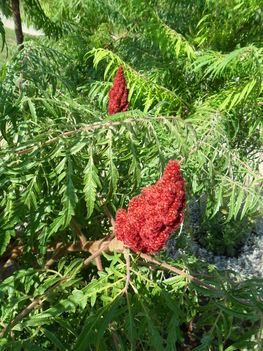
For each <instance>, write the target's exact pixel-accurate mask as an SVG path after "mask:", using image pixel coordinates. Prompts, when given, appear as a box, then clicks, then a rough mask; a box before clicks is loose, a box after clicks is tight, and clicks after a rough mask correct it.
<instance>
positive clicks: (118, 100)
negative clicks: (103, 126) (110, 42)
mask: <svg viewBox="0 0 263 351" xmlns="http://www.w3.org/2000/svg"><path fill="white" fill-rule="evenodd" d="M128 107H129V104H128V89H127V86H126V81H125V77H124V73H123V69H122V67H121V66H120V67H119V69H118V71H117V74H116V76H115V78H114V82H113V86H112V87H111V89H110V91H109V106H108V113H109V115H113V114H114V113H117V112H125V111H127V110H128Z"/></svg>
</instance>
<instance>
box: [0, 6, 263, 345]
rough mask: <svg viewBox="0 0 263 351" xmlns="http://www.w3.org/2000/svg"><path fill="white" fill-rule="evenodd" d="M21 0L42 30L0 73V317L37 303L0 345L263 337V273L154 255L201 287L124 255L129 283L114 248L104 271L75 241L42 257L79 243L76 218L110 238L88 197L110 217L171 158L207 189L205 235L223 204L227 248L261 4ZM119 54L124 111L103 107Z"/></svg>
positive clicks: (231, 243)
mask: <svg viewBox="0 0 263 351" xmlns="http://www.w3.org/2000/svg"><path fill="white" fill-rule="evenodd" d="M22 4H23V8H24V11H25V16H26V17H27V18H28V19H29V20H30V21H31V22H32V23H34V24H35V25H36V26H37V27H38V28H42V30H43V31H44V32H45V33H46V35H47V37H48V38H47V37H43V38H39V39H35V40H33V41H28V42H26V43H25V48H24V49H23V50H22V51H20V52H16V53H15V54H14V55H13V56H12V58H10V60H9V61H8V62H7V63H6V65H4V66H3V67H2V68H1V72H0V132H1V134H0V145H1V148H0V156H1V157H0V229H1V230H0V238H1V240H0V254H1V257H2V260H1V265H2V262H3V263H4V262H6V261H7V260H8V258H10V253H11V252H12V249H13V247H23V250H22V251H20V253H19V257H18V258H17V260H16V261H17V263H18V264H19V266H18V267H17V266H16V267H15V269H16V271H15V273H14V274H13V275H12V276H10V277H8V278H6V279H4V280H3V281H2V282H1V283H0V306H1V307H0V309H1V314H0V316H1V317H0V318H1V319H0V322H1V326H2V327H3V326H7V329H8V328H11V322H12V320H14V318H16V316H17V315H19V313H20V312H21V311H23V310H24V309H25V308H26V307H27V306H28V305H29V304H30V303H31V300H32V298H33V299H38V298H39V301H41V303H39V304H37V305H36V306H35V308H34V309H32V310H31V311H30V313H29V314H27V315H24V318H21V319H19V320H18V323H17V324H16V325H15V326H14V328H13V330H12V332H9V333H6V334H5V335H4V337H3V338H1V339H0V345H1V349H3V350H35V349H36V350H52V349H58V350H63V351H64V350H72V351H73V350H114V349H116V348H117V347H116V344H117V345H118V348H119V349H120V350H134V351H135V350H137V349H139V350H186V348H187V347H191V349H193V350H223V351H227V350H228V351H229V350H235V349H247V350H254V349H259V350H260V349H262V347H263V346H262V340H261V339H262V338H261V336H262V335H261V334H262V323H263V322H262V311H263V307H262V299H263V296H262V292H263V286H262V279H257V278H253V279H252V278H251V279H245V278H244V277H243V278H242V279H241V278H240V277H239V276H238V275H233V274H230V273H228V272H218V271H216V270H215V269H214V268H213V267H210V266H207V265H206V264H202V263H201V262H199V261H197V259H196V258H195V257H192V256H189V255H188V254H186V255H185V256H184V257H183V258H179V259H178V260H177V261H176V262H174V261H171V260H169V258H168V257H167V256H166V254H165V251H163V252H161V253H160V256H161V258H162V259H164V260H165V261H168V262H169V263H171V265H172V266H176V267H177V268H179V269H184V270H185V271H186V272H187V274H188V273H189V274H190V273H191V274H192V275H193V276H195V274H196V275H200V276H201V279H202V281H203V283H204V284H202V283H200V281H198V280H197V279H193V278H191V277H190V279H186V278H189V277H185V276H184V275H182V276H176V275H175V274H173V273H171V272H166V271H164V270H163V269H157V268H156V267H155V266H154V265H152V264H151V265H147V264H146V263H145V261H144V260H143V259H142V258H141V257H140V256H136V255H134V254H131V255H130V258H131V277H130V282H131V284H130V285H129V288H128V294H127V295H126V294H124V293H123V288H124V286H125V279H126V264H125V260H124V256H123V254H121V253H111V254H106V253H104V255H103V257H102V264H103V267H104V270H103V271H102V272H98V271H97V269H96V268H95V266H94V265H93V264H92V265H89V266H87V267H86V266H85V264H84V260H85V258H86V257H85V256H87V255H88V253H87V252H71V253H70V254H69V255H67V254H66V253H64V254H63V255H62V256H61V257H57V260H56V262H55V263H54V264H53V266H52V269H51V268H49V269H45V268H44V266H45V262H46V261H47V260H48V259H49V258H50V257H51V251H52V248H53V249H54V247H55V244H56V243H62V244H63V245H67V246H70V245H71V244H72V243H74V242H76V241H77V240H78V236H77V234H78V233H77V231H76V228H75V227H74V224H73V223H74V222H73V221H72V220H73V219H74V221H75V222H76V223H78V225H79V227H80V229H81V231H82V232H83V233H84V234H85V236H86V238H87V240H96V239H102V238H104V237H106V235H108V234H110V230H111V229H110V225H111V224H110V221H109V219H108V217H107V216H106V214H105V213H104V209H103V206H102V204H101V201H100V200H99V197H98V193H99V195H100V198H101V199H102V201H103V203H104V204H106V205H107V207H108V209H109V210H110V212H111V213H112V214H113V216H115V213H116V211H117V209H118V208H120V207H123V208H127V204H128V202H129V200H130V199H131V198H132V197H133V196H136V195H138V194H139V193H140V191H141V189H142V188H143V187H144V186H148V185H150V184H153V183H155V182H156V181H157V180H158V179H159V178H160V176H161V174H162V172H163V169H164V167H165V165H166V163H167V162H168V160H170V159H177V160H178V161H180V163H181V169H182V174H183V176H184V178H185V179H186V191H187V199H191V198H193V197H195V198H200V197H201V196H204V194H205V196H207V197H208V198H209V199H210V202H209V206H208V207H207V212H206V218H208V219H209V226H210V227H209V231H210V233H211V235H212V236H213V238H214V236H215V235H214V233H215V232H214V231H215V228H218V226H219V227H220V228H222V222H221V219H220V218H219V217H220V210H221V208H222V206H224V208H225V209H226V211H227V215H226V216H225V218H224V222H226V223H224V228H227V229H222V230H221V229H220V230H221V234H222V236H223V237H224V240H228V241H227V246H228V249H229V250H232V248H234V247H235V242H236V238H235V237H234V235H235V234H237V227H238V228H239V227H240V226H243V227H244V223H246V218H247V217H246V216H247V215H248V214H249V215H250V216H252V217H254V216H255V214H257V213H258V212H261V213H262V203H263V202H262V190H263V183H262V174H261V173H260V172H259V166H260V163H261V162H262V117H261V115H262V92H263V89H262V79H261V77H262V57H263V56H262V43H261V38H260V35H259V33H260V30H259V29H258V28H257V23H258V22H257V16H256V13H257V14H260V13H261V12H260V11H261V10H260V6H261V3H260V1H256V0H253V1H252V0H249V1H248V2H246V4H245V2H244V1H241V0H235V1H229V2H225V1H219V2H218V1H217V2H216V1H204V0H202V1H201V0H200V1H185V0H179V1H176V2H175V1H172V0H170V1H169V0H148V1H138V0H131V1H129V2H127V1H122V0H121V1H115V0H114V1H112V0H111V1H108V0H107V1H100V0H96V1H93V0H92V1H77V0H60V1H58V2H54V1H42V2H41V4H40V2H38V1H28V0H25V1H24V2H23V3H22ZM238 11H240V14H239V12H238ZM237 13H238V14H239V15H238V16H237ZM54 14H55V15H54ZM215 14H216V16H215ZM53 15H54V16H53ZM51 18H52V21H51ZM243 24H244V26H243ZM241 26H243V27H242V28H243V29H242V32H239V30H240V27H241ZM1 28H2V27H1V26H0V32H1V35H2V38H4V37H3V35H4V31H3V30H2V31H1ZM228 33H230V34H231V35H228ZM58 38H59V40H57V39H58ZM119 65H122V67H123V69H124V74H125V78H126V81H127V84H128V88H129V104H130V107H129V111H127V112H125V113H119V114H115V115H113V116H108V114H107V105H108V91H109V89H110V87H111V85H112V81H113V78H114V74H115V72H116V70H117V68H118V66H119ZM225 199H228V201H227V203H225ZM186 217H187V215H186ZM211 218H212V219H211ZM211 226H212V227H211ZM241 234H242V237H243V233H241ZM239 235H240V233H239ZM239 239H240V236H239V237H238V240H239ZM217 240H218V238H217ZM212 243H213V245H217V248H220V246H219V245H218V241H216V240H213V241H212ZM220 243H221V240H220ZM12 267H13V266H11V268H12ZM154 267H155V268H156V269H154ZM3 273H5V272H3ZM1 274H2V273H1ZM3 277H4V274H3ZM206 284H210V288H207V286H206Z"/></svg>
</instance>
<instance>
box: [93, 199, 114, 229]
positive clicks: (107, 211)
mask: <svg viewBox="0 0 263 351" xmlns="http://www.w3.org/2000/svg"><path fill="white" fill-rule="evenodd" d="M97 196H98V199H99V201H100V203H101V205H102V207H103V209H104V212H105V213H106V215H107V217H108V218H109V220H110V222H111V225H112V226H113V228H115V220H114V218H113V216H112V214H111V213H110V211H109V209H108V207H107V206H106V205H105V202H104V201H103V200H102V198H101V196H100V194H99V193H97Z"/></svg>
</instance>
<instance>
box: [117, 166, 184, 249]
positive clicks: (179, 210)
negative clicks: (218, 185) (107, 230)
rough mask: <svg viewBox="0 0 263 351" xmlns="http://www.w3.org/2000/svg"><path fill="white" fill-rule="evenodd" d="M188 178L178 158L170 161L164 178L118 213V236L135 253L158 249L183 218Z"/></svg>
mask: <svg viewBox="0 0 263 351" xmlns="http://www.w3.org/2000/svg"><path fill="white" fill-rule="evenodd" d="M184 185H185V181H184V179H183V178H182V175H181V173H180V166H179V163H178V162H177V161H169V162H168V164H167V167H166V169H165V171H164V174H163V177H162V178H161V179H160V180H159V181H158V182H157V183H156V184H155V185H151V186H149V187H146V188H143V190H142V192H141V195H139V196H136V197H134V198H132V199H131V201H130V203H129V207H128V212H127V211H125V210H124V209H122V208H120V209H118V211H117V213H116V226H115V229H116V237H117V239H118V240H120V241H122V242H123V243H124V244H125V245H127V246H129V247H130V248H131V249H132V250H133V251H135V252H144V253H150V252H157V251H159V250H161V248H162V247H163V246H164V245H165V244H166V242H167V240H168V238H169V235H170V234H171V233H172V232H173V231H174V230H175V229H177V228H178V226H179V225H180V223H181V222H182V220H183V217H184V214H183V209H184V208H185V203H186V200H185V190H184Z"/></svg>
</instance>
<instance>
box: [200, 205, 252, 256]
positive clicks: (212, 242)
mask: <svg viewBox="0 0 263 351" xmlns="http://www.w3.org/2000/svg"><path fill="white" fill-rule="evenodd" d="M227 217H228V216H227V212H226V211H225V210H224V209H223V208H222V209H220V211H219V212H217V213H216V215H215V216H214V217H213V218H210V217H208V218H203V223H202V233H201V234H200V243H201V245H203V246H204V247H205V248H207V249H208V250H210V251H212V252H214V253H215V254H216V255H221V256H222V255H224V256H238V254H239V251H240V249H241V248H242V246H243V245H244V244H245V241H246V239H247V238H248V236H249V234H250V232H251V230H252V226H253V223H252V221H251V218H250V217H249V216H248V215H246V216H245V217H244V218H242V219H240V215H239V216H237V218H236V219H234V218H232V219H231V220H230V221H228V222H227Z"/></svg>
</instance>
